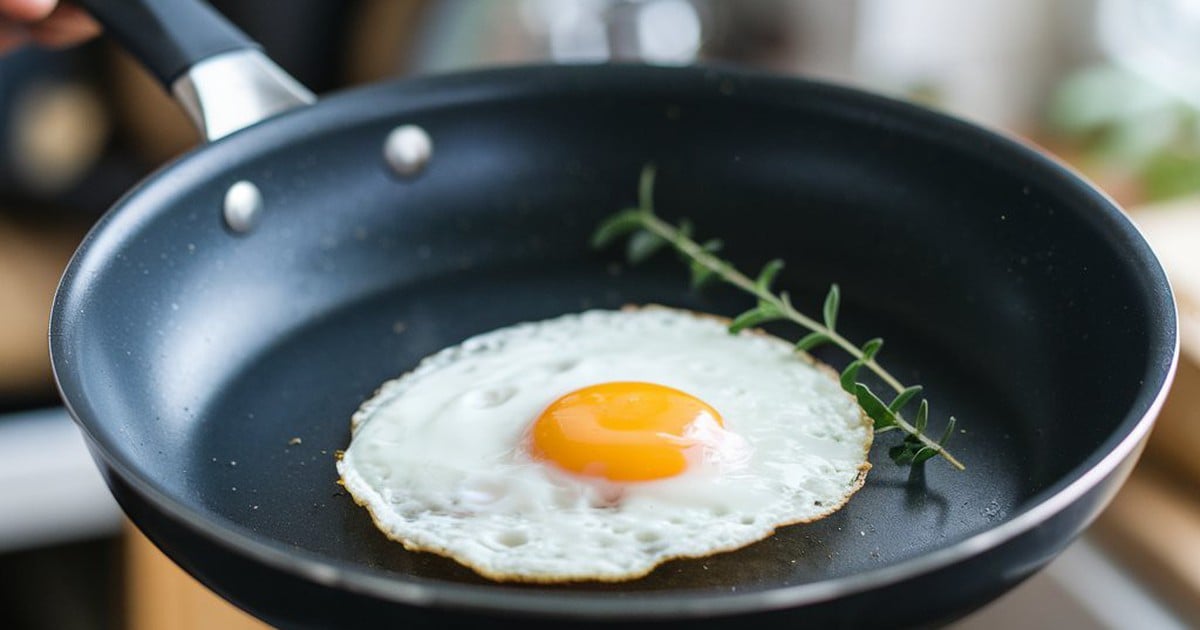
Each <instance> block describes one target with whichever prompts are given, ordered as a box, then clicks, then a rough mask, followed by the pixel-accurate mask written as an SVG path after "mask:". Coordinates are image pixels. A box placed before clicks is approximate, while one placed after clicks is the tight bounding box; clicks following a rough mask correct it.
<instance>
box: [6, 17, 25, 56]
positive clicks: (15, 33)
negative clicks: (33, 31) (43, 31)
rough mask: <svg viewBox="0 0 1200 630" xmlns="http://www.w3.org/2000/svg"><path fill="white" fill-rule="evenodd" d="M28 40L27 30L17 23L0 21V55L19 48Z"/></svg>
mask: <svg viewBox="0 0 1200 630" xmlns="http://www.w3.org/2000/svg"><path fill="white" fill-rule="evenodd" d="M28 41H29V31H28V30H26V29H25V27H23V26H20V25H17V24H8V23H5V22H0V55H2V54H4V53H6V52H9V51H10V50H15V49H17V48H20V47H21V46H22V45H24V44H25V43H27V42H28Z"/></svg>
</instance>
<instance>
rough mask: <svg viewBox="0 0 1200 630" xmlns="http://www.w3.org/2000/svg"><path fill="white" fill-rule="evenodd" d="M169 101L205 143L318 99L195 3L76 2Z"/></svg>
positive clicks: (218, 16)
mask: <svg viewBox="0 0 1200 630" xmlns="http://www.w3.org/2000/svg"><path fill="white" fill-rule="evenodd" d="M76 1H77V2H78V3H79V4H80V5H82V6H83V7H84V8H85V9H87V10H88V11H89V12H90V13H91V14H92V15H94V16H95V17H96V18H97V19H98V20H100V23H101V24H103V25H104V27H105V28H106V29H107V32H108V34H109V35H111V36H112V37H114V38H115V39H116V40H117V41H118V42H120V43H121V44H122V45H123V46H125V47H126V48H128V49H129V51H130V52H132V53H133V55H134V56H135V57H137V58H138V60H139V61H141V62H142V64H144V65H145V66H146V68H148V69H149V70H150V71H151V72H152V73H153V74H154V76H155V77H157V78H158V80H159V81H160V82H161V83H162V85H163V87H164V88H166V89H167V90H169V91H170V92H171V93H172V94H174V96H175V99H176V100H177V101H179V103H180V105H182V106H183V108H184V110H186V111H187V113H188V115H189V116H191V118H192V121H193V122H194V123H195V124H196V126H197V127H198V128H199V129H200V132H201V133H202V134H204V137H205V138H207V139H208V140H216V139H217V138H220V137H222V136H225V135H228V134H230V133H233V132H234V131H237V130H239V129H243V128H245V127H248V126H250V125H252V124H254V123H257V122H259V121H261V120H263V119H266V118H270V117H271V116H274V115H275V114H277V113H279V112H281V111H284V110H287V109H291V108H292V107H296V106H299V105H307V104H309V103H312V102H313V101H314V100H316V98H315V97H314V96H313V95H312V93H311V92H309V91H308V90H307V89H305V88H304V86H302V85H300V84H299V83H298V82H297V81H296V80H295V79H293V78H292V77H291V76H289V75H288V74H287V73H286V72H284V71H283V70H282V69H281V68H279V66H277V65H275V64H274V63H273V62H272V61H271V60H270V59H268V58H267V57H266V56H265V55H263V54H262V51H261V50H260V47H259V45H258V44H257V43H256V42H255V41H254V40H252V39H250V38H249V37H248V36H247V35H246V34H245V33H243V32H242V31H241V30H239V29H238V28H237V27H236V26H234V25H233V24H231V23H230V22H229V21H228V20H226V19H225V18H224V17H223V16H222V15H221V14H220V13H218V12H217V11H216V10H214V9H213V8H212V7H211V6H209V5H208V4H207V3H205V2H201V1H200V0H76Z"/></svg>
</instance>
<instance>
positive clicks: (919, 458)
mask: <svg viewBox="0 0 1200 630" xmlns="http://www.w3.org/2000/svg"><path fill="white" fill-rule="evenodd" d="M693 232H694V228H693V226H692V224H691V223H690V222H688V221H686V220H684V221H681V222H680V223H679V225H673V224H671V223H668V222H666V221H663V220H662V219H660V218H659V217H658V215H656V214H655V213H654V167H653V166H652V165H648V166H646V167H645V168H644V169H643V170H642V176H641V181H640V184H639V186H638V207H636V208H628V209H625V210H621V211H619V212H617V213H616V214H614V215H612V216H611V217H609V218H608V219H606V220H605V221H604V222H603V223H601V224H600V226H599V227H598V228H597V229H596V232H595V233H594V234H593V235H592V245H593V246H594V247H596V248H603V247H606V246H608V245H610V244H611V243H613V242H614V241H616V240H617V239H619V238H622V237H625V236H628V237H629V240H628V241H627V244H626V254H627V256H628V258H629V261H630V263H633V264H637V263H640V262H642V261H644V260H646V259H648V258H650V257H651V256H653V255H654V254H656V253H658V252H659V251H661V250H663V249H664V248H666V247H668V246H669V247H672V248H674V249H675V251H677V252H678V253H679V254H680V255H681V256H682V257H683V259H684V261H685V262H686V263H687V264H688V265H689V268H690V269H691V282H692V286H694V287H697V288H699V287H701V286H703V285H705V284H707V283H709V282H711V281H713V280H721V281H724V282H726V283H728V284H730V285H733V286H735V287H737V288H739V289H741V290H743V291H745V292H747V293H749V294H751V295H753V296H755V297H756V298H758V304H757V305H756V306H755V307H754V308H752V309H750V310H748V311H746V312H744V313H742V314H741V315H738V316H737V317H735V318H734V319H733V321H732V322H731V323H730V324H729V332H730V333H738V332H740V331H742V330H745V329H747V328H752V327H755V326H760V325H762V324H766V323H768V322H773V321H783V320H786V321H791V322H794V323H796V324H799V325H800V326H802V327H804V328H805V329H807V330H808V331H809V332H808V334H806V335H805V336H804V337H802V338H801V339H800V340H799V341H797V342H796V350H798V351H802V352H808V351H809V350H812V349H814V348H817V347H818V346H822V345H826V344H833V345H835V346H837V347H839V348H841V349H842V350H844V351H846V352H847V353H848V354H849V355H850V356H851V357H853V360H852V361H851V362H850V364H849V365H847V366H846V369H844V370H843V371H842V374H841V385H842V388H843V389H845V390H846V391H847V392H849V393H850V394H851V395H852V396H854V397H855V398H856V399H857V400H858V404H859V406H860V407H862V409H863V411H865V412H866V414H867V416H869V417H870V418H871V420H873V421H874V424H875V432H876V433H883V432H885V431H892V430H895V429H899V430H901V431H904V432H905V433H906V434H907V435H905V436H904V440H903V441H902V442H900V444H898V445H896V446H894V447H892V448H891V449H890V450H889V451H888V455H890V456H891V458H892V460H893V461H895V462H896V463H897V464H900V465H917V464H921V463H923V462H925V461H926V460H928V459H930V458H932V457H934V456H938V455H940V456H941V457H942V458H944V459H945V460H946V461H947V462H949V463H950V465H952V466H954V467H955V468H957V469H959V470H964V469H965V467H964V466H963V465H962V463H961V462H959V461H958V460H957V459H955V458H954V456H953V455H951V454H950V452H949V451H947V450H946V442H947V441H949V439H950V436H951V435H952V434H953V433H954V426H955V424H956V421H955V419H954V417H953V416H951V417H950V419H949V420H948V421H947V423H946V428H945V431H943V433H942V436H941V438H939V439H938V440H937V441H934V440H932V439H930V438H929V437H928V436H927V435H925V430H926V429H927V428H928V423H929V401H928V400H926V399H924V398H922V399H921V401H920V403H919V404H918V405H917V412H916V416H914V418H913V421H912V422H909V421H908V420H906V419H905V418H904V416H903V415H902V411H903V410H904V408H905V407H906V406H908V405H909V403H910V402H911V401H912V400H913V399H915V398H916V397H917V395H918V394H920V393H921V391H922V388H921V386H920V385H912V386H905V385H904V384H902V383H901V382H900V381H899V380H898V379H896V377H894V376H892V375H891V373H889V372H888V371H887V370H886V369H884V368H883V366H881V365H880V364H879V362H878V361H877V357H878V356H879V351H880V350H881V349H882V348H883V339H880V338H878V337H877V338H874V339H871V340H870V341H868V342H866V343H864V344H862V346H857V345H855V344H853V343H851V342H850V341H848V340H847V339H846V338H845V337H843V336H842V335H841V334H840V333H838V331H837V318H838V308H839V307H840V305H841V292H840V290H839V289H838V285H836V284H834V285H832V286H831V287H830V288H829V293H828V294H827V295H826V296H825V304H824V308H823V309H822V317H821V321H817V320H816V319H814V318H811V317H809V316H807V315H805V314H803V313H801V312H799V311H797V310H796V309H795V307H793V306H792V302H791V299H790V298H789V297H788V294H787V292H786V291H783V292H779V293H775V292H774V291H773V290H772V289H771V285H772V283H773V282H774V280H775V277H776V276H777V275H778V274H779V271H780V270H781V269H783V261H782V260H778V259H776V260H772V261H771V262H769V263H767V264H766V265H765V266H763V268H762V270H761V271H760V272H759V273H758V276H756V277H755V278H754V279H751V278H750V276H747V275H746V274H744V273H742V272H741V271H739V270H738V269H737V268H736V267H734V266H733V264H732V263H730V262H729V261H727V260H724V259H722V258H720V257H719V256H718V255H717V253H718V252H719V251H721V248H722V243H721V241H720V240H719V239H712V240H707V241H703V242H699V241H697V240H695V239H694V238H693V236H692V234H693ZM863 368H866V369H868V370H870V371H871V372H873V373H874V374H875V375H876V376H878V377H879V378H880V379H881V380H882V381H883V382H884V383H886V384H887V385H888V387H890V388H892V389H893V390H895V392H896V396H895V398H893V399H892V400H891V402H884V401H883V399H881V398H880V397H879V396H878V395H877V394H875V393H874V392H873V391H871V388H870V387H868V386H867V385H866V384H865V383H862V382H861V381H859V380H858V375H859V372H860V371H861V370H862V369H863Z"/></svg>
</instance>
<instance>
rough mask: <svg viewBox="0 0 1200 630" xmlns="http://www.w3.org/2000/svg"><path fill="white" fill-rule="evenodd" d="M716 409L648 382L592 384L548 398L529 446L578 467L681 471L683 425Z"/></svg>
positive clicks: (624, 476)
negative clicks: (547, 403) (554, 398)
mask: <svg viewBox="0 0 1200 630" xmlns="http://www.w3.org/2000/svg"><path fill="white" fill-rule="evenodd" d="M705 419H707V420H709V421H710V422H715V423H716V424H717V425H718V426H723V423H722V421H721V416H720V415H719V414H718V413H717V410H716V409H713V408H712V407H710V406H709V405H707V404H706V403H704V402H703V401H701V400H699V399H698V398H696V397H694V396H691V395H689V394H686V393H684V392H681V391H679V390H677V389H672V388H670V387H665V386H663V385H655V384H654V383H631V382H614V383H601V384H599V385H591V386H589V387H584V388H583V389H579V390H576V391H573V392H571V393H569V394H567V395H565V396H563V397H562V398H559V399H558V400H556V401H554V402H553V403H551V404H550V406H549V407H547V408H546V410H545V411H543V412H542V413H541V415H540V416H538V418H537V420H536V421H534V424H533V429H532V432H531V439H532V444H531V451H532V453H533V455H534V457H537V458H538V459H541V460H544V461H548V462H552V463H554V464H556V465H558V466H559V467H561V468H563V469H564V470H567V471H569V472H573V473H576V474H579V475H587V476H591V477H604V478H606V479H609V480H611V481H649V480H653V479H662V478H664V477H671V476H674V475H678V474H679V473H682V472H683V471H684V469H686V468H687V465H688V457H687V451H688V450H689V449H691V448H692V447H693V446H695V445H696V441H695V440H691V439H689V438H688V437H687V435H686V432H687V430H688V428H689V427H691V426H693V425H695V424H696V422H698V421H702V420H705Z"/></svg>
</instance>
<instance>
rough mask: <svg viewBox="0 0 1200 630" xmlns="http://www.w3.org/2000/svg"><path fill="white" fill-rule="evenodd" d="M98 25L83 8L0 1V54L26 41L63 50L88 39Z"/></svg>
mask: <svg viewBox="0 0 1200 630" xmlns="http://www.w3.org/2000/svg"><path fill="white" fill-rule="evenodd" d="M99 32H100V25H99V24H97V23H96V21H95V20H93V19H92V17H91V16H90V15H88V14H87V12H85V11H84V10H83V9H80V8H79V7H77V6H75V5H73V4H60V3H59V2H58V0H0V54H3V53H6V52H8V51H10V50H13V49H15V48H18V47H20V46H22V45H24V44H26V43H28V42H36V43H37V44H40V45H42V46H47V47H50V48H65V47H67V46H72V45H74V44H78V43H79V42H82V41H85V40H88V39H91V38H92V37H93V36H95V35H96V34H97V33H99Z"/></svg>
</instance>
